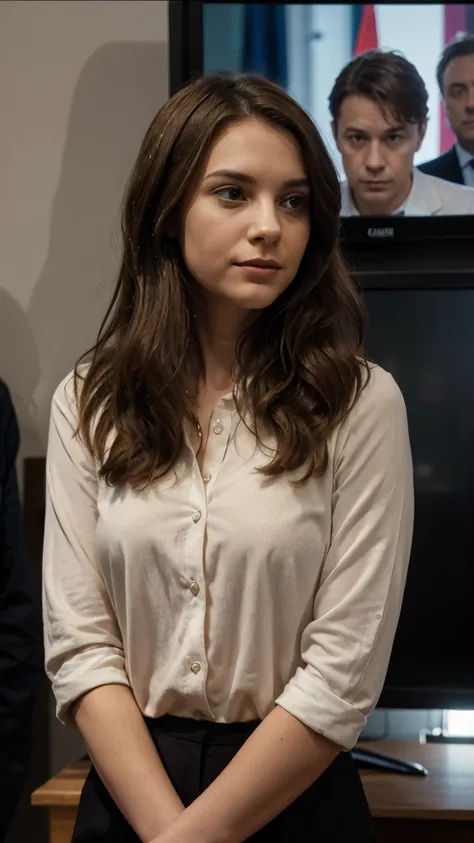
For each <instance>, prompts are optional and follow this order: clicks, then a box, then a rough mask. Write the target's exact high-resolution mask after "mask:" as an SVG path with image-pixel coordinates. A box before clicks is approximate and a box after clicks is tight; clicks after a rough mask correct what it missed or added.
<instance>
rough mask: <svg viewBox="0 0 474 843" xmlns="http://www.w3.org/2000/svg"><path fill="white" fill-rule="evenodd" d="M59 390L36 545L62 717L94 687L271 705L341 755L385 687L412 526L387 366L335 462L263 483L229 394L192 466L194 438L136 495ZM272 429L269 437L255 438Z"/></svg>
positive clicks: (256, 712) (357, 410) (170, 704)
mask: <svg viewBox="0 0 474 843" xmlns="http://www.w3.org/2000/svg"><path fill="white" fill-rule="evenodd" d="M75 427H76V406H75V401H74V397H73V390H72V379H71V377H70V376H68V378H66V379H65V380H64V381H63V382H62V383H61V384H60V386H59V387H58V389H57V390H56V392H55V395H54V398H53V402H52V413H51V423H50V434H49V446H48V457H47V509H46V524H45V543H44V586H43V604H44V622H45V646H46V669H47V673H48V675H49V677H50V678H51V680H52V683H53V690H54V693H55V696H56V700H57V713H58V717H59V718H60V720H62V721H63V722H67V720H68V708H69V706H70V705H71V703H72V702H73V701H74V700H76V699H77V698H78V697H79V696H80V695H82V694H83V693H85V692H86V691H88V690H91V689H92V688H95V687H97V686H100V685H106V684H113V683H120V684H123V685H128V686H130V687H131V689H132V691H133V693H134V696H135V699H136V701H137V703H138V706H139V708H140V710H141V711H142V713H143V714H144V715H147V716H150V717H159V716H161V715H163V714H166V713H169V714H173V715H176V716H179V717H194V718H205V719H208V720H211V721H212V720H213V721H216V722H236V721H246V720H251V719H263V718H264V717H265V716H266V715H267V714H268V713H269V712H270V711H271V710H272V708H273V707H274V706H275V704H278V705H280V706H282V707H283V708H285V709H287V710H288V711H289V712H290V713H292V714H293V715H294V716H295V717H297V718H299V719H300V720H301V721H302V722H303V723H305V724H306V725H307V726H309V727H310V728H311V729H313V730H314V731H316V732H319V733H322V734H324V735H326V736H327V737H328V738H329V739H331V740H333V741H335V742H336V743H337V744H340V745H341V746H342V747H343V748H345V749H350V748H351V747H352V746H353V745H354V743H355V742H356V740H357V737H358V735H359V733H360V731H361V729H362V728H363V726H364V725H365V723H366V717H367V715H368V714H369V713H370V712H371V711H372V709H373V707H374V706H375V704H376V702H377V699H378V697H379V694H380V691H381V688H382V685H383V682H384V678H385V673H386V669H387V666H388V660H389V656H390V650H391V646H392V641H393V637H394V633H395V629H396V625H397V621H398V616H399V610H400V605H401V600H402V594H403V589H404V584H405V578H406V571H407V563H408V558H409V554H410V545H411V537H412V525H413V484H412V463H411V455H410V445H409V438H408V429H407V421H406V412H405V404H404V401H403V398H402V396H401V393H400V391H399V389H398V387H397V386H396V384H395V381H394V380H393V378H392V377H391V375H389V374H388V373H387V372H386V371H385V370H384V369H381V368H380V367H373V368H372V376H371V379H370V381H369V384H368V385H367V387H366V388H365V389H364V390H363V391H362V393H361V395H360V397H359V398H358V401H357V402H356V404H355V406H354V407H353V409H352V410H351V412H350V413H349V415H348V417H347V418H346V420H345V422H344V423H343V424H342V425H340V426H339V427H338V429H337V430H336V431H335V432H334V434H333V435H332V437H331V439H330V443H329V467H328V470H327V472H326V473H325V475H324V476H323V477H321V478H312V479H311V480H310V481H309V482H308V483H307V484H306V485H304V486H300V487H298V486H293V485H292V484H291V480H294V479H297V478H298V477H299V476H300V473H299V472H297V473H288V474H285V475H282V476H279V477H277V478H266V477H264V476H263V475H261V474H260V473H258V472H256V471H255V468H256V467H257V466H259V465H262V464H264V462H265V461H266V460H267V459H268V456H266V455H265V454H263V453H262V452H261V451H260V450H259V449H258V447H257V445H256V441H255V438H254V436H253V435H252V434H251V433H250V432H249V431H248V429H247V428H246V426H245V425H244V424H242V423H240V424H239V423H238V415H237V412H236V409H235V404H234V399H233V397H232V395H229V396H226V397H224V398H223V399H221V400H220V401H219V402H218V404H217V406H216V408H215V410H214V413H213V415H212V418H211V426H210V435H209V441H208V445H207V449H206V453H205V459H204V467H203V473H202V474H201V472H200V470H199V467H198V464H197V461H196V458H195V456H194V453H193V451H192V449H191V447H190V445H189V441H188V442H187V445H186V449H185V453H183V456H182V459H181V461H180V463H179V464H178V466H177V467H176V476H173V475H171V476H168V477H166V478H164V479H162V480H160V481H158V482H157V483H156V484H155V485H153V486H152V487H150V488H148V489H146V490H145V491H139V492H135V491H132V490H131V489H130V488H110V487H108V486H107V485H106V484H105V482H104V481H103V480H102V479H98V474H97V469H98V466H97V465H96V464H95V462H94V460H93V459H92V457H91V456H90V454H89V452H88V451H87V450H86V449H85V447H84V445H83V443H82V441H81V438H80V437H74V435H73V432H74V430H75ZM273 441H274V440H273V439H272V437H271V436H268V437H267V439H266V440H265V446H270V447H271V445H272V442H273Z"/></svg>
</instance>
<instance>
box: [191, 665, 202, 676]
mask: <svg viewBox="0 0 474 843" xmlns="http://www.w3.org/2000/svg"><path fill="white" fill-rule="evenodd" d="M191 670H192V672H193V673H194V674H198V673H199V671H200V670H201V665H200V664H199V662H193V663H192V665H191Z"/></svg>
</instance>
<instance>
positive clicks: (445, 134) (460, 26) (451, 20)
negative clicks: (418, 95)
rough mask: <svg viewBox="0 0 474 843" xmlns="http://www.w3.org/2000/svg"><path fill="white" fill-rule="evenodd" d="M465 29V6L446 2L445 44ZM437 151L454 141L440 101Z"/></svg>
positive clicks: (443, 150)
mask: <svg viewBox="0 0 474 843" xmlns="http://www.w3.org/2000/svg"><path fill="white" fill-rule="evenodd" d="M465 29H466V6H465V4H464V3H463V4H461V3H453V4H452V5H451V4H450V5H448V4H446V5H445V7H444V43H445V44H447V43H448V41H451V38H454V36H455V35H456V34H457V33H458V32H464V31H465ZM439 125H440V133H439V151H440V153H442V152H446V151H447V150H448V149H449V148H450V147H451V146H452V145H453V143H454V142H455V140H456V138H455V137H454V135H453V133H452V131H451V129H450V128H449V126H447V125H446V123H445V122H444V109H443V103H440V114H439Z"/></svg>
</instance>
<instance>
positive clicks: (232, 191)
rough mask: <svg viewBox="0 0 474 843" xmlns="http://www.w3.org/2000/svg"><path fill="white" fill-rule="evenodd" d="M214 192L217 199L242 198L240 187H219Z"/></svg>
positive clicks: (231, 200) (234, 199)
mask: <svg viewBox="0 0 474 843" xmlns="http://www.w3.org/2000/svg"><path fill="white" fill-rule="evenodd" d="M215 193H216V196H218V197H219V199H223V200H224V201H225V202H238V201H239V200H240V199H242V198H243V196H242V191H241V189H240V187H220V188H219V190H216V191H215Z"/></svg>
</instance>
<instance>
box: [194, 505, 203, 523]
mask: <svg viewBox="0 0 474 843" xmlns="http://www.w3.org/2000/svg"><path fill="white" fill-rule="evenodd" d="M200 520H201V513H200V512H199V510H198V509H197V510H196V512H195V513H194V515H193V521H194V523H195V524H197V522H198V521H200Z"/></svg>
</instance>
